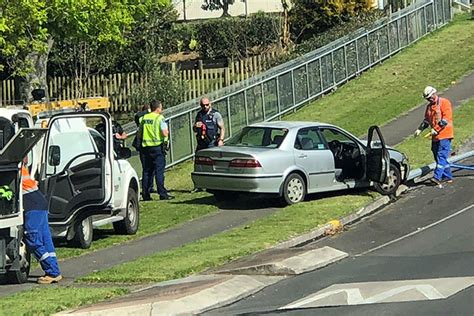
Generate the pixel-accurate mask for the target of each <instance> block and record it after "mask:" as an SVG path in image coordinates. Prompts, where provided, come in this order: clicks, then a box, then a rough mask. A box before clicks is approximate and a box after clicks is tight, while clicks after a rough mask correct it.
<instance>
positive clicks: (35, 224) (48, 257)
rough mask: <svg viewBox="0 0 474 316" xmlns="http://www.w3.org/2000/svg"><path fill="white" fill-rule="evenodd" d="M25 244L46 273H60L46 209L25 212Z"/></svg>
mask: <svg viewBox="0 0 474 316" xmlns="http://www.w3.org/2000/svg"><path fill="white" fill-rule="evenodd" d="M25 237H26V238H25V239H26V246H27V247H28V249H29V250H30V252H31V253H32V254H33V255H34V256H35V258H36V259H37V260H38V262H39V263H40V265H41V268H42V269H43V270H44V272H45V273H46V275H49V276H52V277H56V276H58V275H60V274H61V272H60V271H59V266H58V260H57V258H56V252H55V250H54V245H53V240H52V238H51V232H50V230H49V225H48V211H45V210H31V211H27V212H25Z"/></svg>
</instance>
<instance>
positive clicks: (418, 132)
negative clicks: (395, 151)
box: [413, 129, 421, 137]
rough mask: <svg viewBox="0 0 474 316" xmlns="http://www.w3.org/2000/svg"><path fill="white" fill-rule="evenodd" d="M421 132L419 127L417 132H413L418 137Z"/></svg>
mask: <svg viewBox="0 0 474 316" xmlns="http://www.w3.org/2000/svg"><path fill="white" fill-rule="evenodd" d="M420 134H421V129H417V130H416V131H415V133H414V134H413V136H415V137H418V136H420Z"/></svg>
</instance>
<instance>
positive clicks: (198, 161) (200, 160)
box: [194, 157, 214, 166]
mask: <svg viewBox="0 0 474 316" xmlns="http://www.w3.org/2000/svg"><path fill="white" fill-rule="evenodd" d="M194 164H195V165H205V166H213V165H214V160H212V159H211V158H209V157H196V158H195V159H194Z"/></svg>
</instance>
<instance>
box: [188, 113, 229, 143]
mask: <svg viewBox="0 0 474 316" xmlns="http://www.w3.org/2000/svg"><path fill="white" fill-rule="evenodd" d="M227 113H229V112H227ZM188 120H189V126H194V121H193V115H192V113H191V112H188ZM189 137H190V140H191V142H190V143H191V152H193V151H194V148H195V146H196V144H194V131H193V128H192V127H191V129H190V130H189Z"/></svg>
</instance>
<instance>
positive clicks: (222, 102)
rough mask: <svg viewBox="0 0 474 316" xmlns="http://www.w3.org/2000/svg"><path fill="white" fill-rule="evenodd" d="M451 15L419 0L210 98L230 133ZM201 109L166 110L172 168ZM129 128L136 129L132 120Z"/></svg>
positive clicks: (191, 144) (324, 87) (187, 146)
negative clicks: (370, 24) (364, 27)
mask: <svg viewBox="0 0 474 316" xmlns="http://www.w3.org/2000/svg"><path fill="white" fill-rule="evenodd" d="M451 18H452V10H451V5H450V0H425V1H420V2H416V3H414V4H412V5H411V6H409V7H407V8H405V9H403V10H400V11H398V12H396V13H394V14H392V15H391V16H390V17H387V18H384V19H381V20H379V21H378V22H377V23H376V24H375V26H374V27H373V28H371V29H368V30H367V29H360V30H358V31H356V32H354V33H352V34H350V35H348V36H345V37H343V38H340V39H338V40H336V41H334V42H332V43H330V44H328V45H326V46H324V47H321V48H320V49H317V50H315V51H312V52H310V53H307V54H305V55H303V56H301V57H299V58H297V59H294V60H292V61H290V62H287V63H285V64H282V65H279V66H277V67H274V68H272V69H270V70H268V71H266V72H264V73H262V74H259V75H257V76H255V77H252V78H249V79H248V80H245V81H242V82H239V83H237V84H234V85H232V86H229V87H226V88H223V89H220V90H217V91H214V92H212V93H210V94H209V98H210V99H211V101H212V103H213V107H214V108H216V109H217V110H218V111H219V112H220V113H221V114H222V116H223V118H224V122H225V125H226V133H227V136H229V137H230V136H232V135H233V134H235V133H237V132H239V131H240V130H241V129H242V128H243V127H244V126H246V125H248V124H251V123H256V122H261V121H268V120H272V119H274V118H277V117H279V116H281V115H282V114H285V113H287V112H289V111H291V110H293V109H295V108H297V107H299V106H301V105H303V104H305V103H307V102H308V101H311V100H313V99H315V98H317V97H318V96H321V95H322V94H324V93H326V92H328V91H331V90H332V89H334V88H336V87H337V86H339V85H341V84H343V83H345V82H347V81H348V80H349V79H351V78H353V77H355V76H357V75H358V74H360V73H361V72H363V71H365V70H367V69H368V68H370V67H372V66H374V65H376V64H378V63H380V62H381V61H382V60H384V59H386V58H388V57H390V56H391V55H393V54H395V53H397V52H398V51H400V50H401V49H403V48H404V47H406V46H408V45H410V44H412V43H414V42H416V41H417V40H418V39H420V38H421V37H423V36H424V35H426V34H428V33H430V32H432V31H433V30H435V29H437V28H439V27H441V26H442V25H444V24H446V23H447V22H449V21H450V20H451ZM199 109H200V108H199V106H198V99H195V100H191V101H188V102H186V103H183V104H180V105H178V106H175V107H172V108H169V109H166V110H165V111H164V115H165V117H166V118H167V121H168V124H169V129H170V145H171V147H170V151H169V153H168V157H167V161H169V163H168V165H167V167H170V166H173V165H175V164H178V163H180V162H182V161H184V160H187V159H189V158H191V157H192V156H193V155H194V150H195V146H196V145H195V136H194V133H193V130H192V125H193V123H194V118H195V116H196V113H197V111H198V110H199ZM127 125H128V124H127ZM127 127H128V128H130V127H131V128H133V129H134V125H133V123H131V125H128V126H127ZM126 129H127V128H126ZM131 134H133V132H132V133H131Z"/></svg>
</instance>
